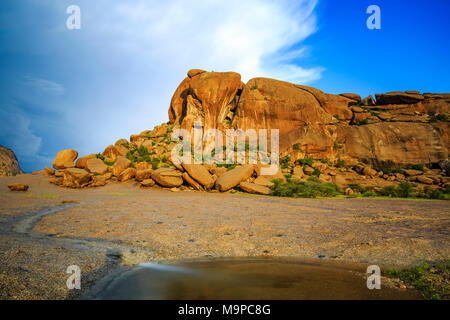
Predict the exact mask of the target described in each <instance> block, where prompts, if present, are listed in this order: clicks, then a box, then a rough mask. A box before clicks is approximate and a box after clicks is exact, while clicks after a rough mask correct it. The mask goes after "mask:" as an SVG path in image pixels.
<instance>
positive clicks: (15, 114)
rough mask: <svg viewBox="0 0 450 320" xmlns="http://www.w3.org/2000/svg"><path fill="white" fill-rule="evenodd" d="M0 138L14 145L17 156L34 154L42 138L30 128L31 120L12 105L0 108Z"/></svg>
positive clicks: (36, 152) (37, 150)
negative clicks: (0, 123)
mask: <svg viewBox="0 0 450 320" xmlns="http://www.w3.org/2000/svg"><path fill="white" fill-rule="evenodd" d="M0 118H1V119H3V120H2V125H1V126H0V139H1V140H2V141H7V142H8V144H10V145H12V146H14V152H16V153H17V155H18V156H25V157H30V156H35V155H37V154H38V152H39V149H40V147H41V142H42V138H40V137H38V136H36V135H35V134H34V133H33V131H32V130H31V129H30V124H31V120H30V119H29V118H28V117H27V115H26V114H24V113H23V112H22V111H21V110H20V109H17V108H15V107H13V106H9V108H4V107H1V108H0Z"/></svg>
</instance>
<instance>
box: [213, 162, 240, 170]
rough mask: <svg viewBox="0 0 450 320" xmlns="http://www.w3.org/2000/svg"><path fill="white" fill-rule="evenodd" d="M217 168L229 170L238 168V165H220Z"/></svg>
mask: <svg viewBox="0 0 450 320" xmlns="http://www.w3.org/2000/svg"><path fill="white" fill-rule="evenodd" d="M217 167H219V168H227V169H228V170H231V169H234V168H236V164H234V163H218V164H217Z"/></svg>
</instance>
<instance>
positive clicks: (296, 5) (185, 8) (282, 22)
mask: <svg viewBox="0 0 450 320" xmlns="http://www.w3.org/2000/svg"><path fill="white" fill-rule="evenodd" d="M107 3H108V4H106V2H96V5H97V6H98V7H95V8H94V6H96V5H94V4H93V3H92V1H90V2H89V4H86V7H85V10H84V9H83V6H82V14H84V16H86V17H87V19H88V20H89V21H92V22H91V23H92V24H93V23H94V22H95V29H94V28H93V25H92V26H91V28H92V30H90V29H89V32H93V33H96V34H95V35H93V36H94V37H95V38H96V39H100V38H101V39H102V40H103V41H104V40H105V39H108V38H109V41H111V42H113V43H114V44H115V46H116V47H119V48H121V49H122V50H125V51H128V52H131V54H132V56H133V58H134V59H136V58H137V57H141V59H142V60H143V61H147V62H148V63H152V64H155V65H159V66H160V67H163V68H166V69H168V70H172V71H175V70H179V69H183V72H184V71H187V69H189V68H193V67H198V68H205V69H207V70H215V71H226V70H233V71H237V72H239V73H241V75H242V77H243V79H244V80H248V79H250V78H252V77H257V76H265V77H274V78H278V79H281V80H289V81H294V82H301V83H306V82H311V81H313V80H317V79H319V78H320V77H321V73H322V71H323V68H321V67H315V68H310V69H306V68H302V67H301V66H298V65H296V64H294V63H292V62H291V61H292V59H294V58H298V56H296V54H298V53H299V52H301V50H302V49H301V48H300V49H299V48H298V43H300V42H301V41H303V40H304V39H305V38H307V37H308V36H310V35H311V34H312V33H314V32H315V31H316V17H315V15H314V8H315V6H316V3H317V0H296V1H287V0H283V1H272V0H270V1H269V0H246V1H242V0H228V1H223V0H220V1H218V0H197V1H189V2H186V1H183V0H171V1H159V0H158V1H148V0H145V1H144V0H135V1H128V2H126V3H125V2H121V3H114V4H111V2H110V1H108V2H107ZM94 19H95V21H94ZM84 28H90V26H89V24H84ZM117 45H118V46H117ZM294 45H297V49H290V48H291V47H292V46H294ZM299 50H300V51H299ZM280 55H282V56H285V57H286V58H287V59H279V56H280Z"/></svg>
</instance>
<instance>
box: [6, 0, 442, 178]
mask: <svg viewBox="0 0 450 320" xmlns="http://www.w3.org/2000/svg"><path fill="white" fill-rule="evenodd" d="M73 4H75V5H78V6H79V7H80V9H81V29H80V30H68V29H67V28H66V19H67V18H68V16H69V15H68V14H67V13H66V8H67V7H68V6H69V5H73ZM372 4H375V5H378V6H379V7H380V8H381V30H369V29H367V27H366V20H367V18H368V17H369V15H368V14H366V9H367V7H368V6H369V5H372ZM449 9H450V2H449V1H446V0H442V1H439V0H430V1H427V2H425V1H406V0H396V1H386V0H383V1H380V0H371V1H365V0H340V1H335V0H318V1H315V0H296V1H291V0H283V1H269V0H267V1H266V0H259V1H258V0H246V1H241V0H229V1H218V0H196V1H194V0H193V1H190V2H189V8H187V7H186V2H185V1H183V0H171V1H159V0H158V1H156V0H129V1H112V0H109V1H107V0H96V1H88V0H70V1H66V0H2V1H1V2H0V70H1V72H0V144H1V145H4V146H6V147H9V148H12V149H13V150H14V151H15V152H16V154H17V156H18V158H19V162H20V164H21V166H22V168H23V169H24V170H25V171H27V172H30V171H33V170H40V169H42V168H43V167H44V166H45V165H50V164H51V162H52V159H53V158H54V156H55V154H56V153H57V152H58V151H59V150H61V149H65V148H73V149H76V150H78V151H79V153H80V155H85V154H89V153H93V152H101V151H103V149H104V148H105V147H106V146H107V145H109V144H111V143H114V141H116V140H118V139H120V138H128V137H129V136H130V134H134V133H139V132H141V131H143V130H146V129H151V128H153V126H155V125H157V124H160V123H162V122H166V121H167V120H168V116H167V110H168V107H169V103H170V98H171V96H172V94H173V92H174V91H175V89H176V87H177V86H178V84H179V83H180V82H181V80H182V79H183V78H184V77H185V74H186V71H187V70H188V69H191V68H202V69H205V70H211V71H212V70H214V71H230V70H233V71H237V72H239V73H241V75H242V77H243V80H244V81H247V80H249V79H250V78H252V77H257V76H265V77H273V78H277V79H282V80H286V81H291V82H295V83H302V84H306V85H311V86H314V87H317V88H319V89H321V90H323V91H325V92H330V93H341V92H355V93H359V94H360V95H361V96H363V97H365V96H367V95H368V94H375V93H377V92H387V91H394V90H420V91H422V92H427V91H429V92H449V91H450V86H449V80H448V78H449V77H448V75H449V73H450V62H449V60H448V57H449V53H450V44H449V41H448V39H449V38H450V37H449V30H450V19H449V17H448V15H449V12H450V10H449Z"/></svg>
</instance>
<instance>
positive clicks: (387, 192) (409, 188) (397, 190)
mask: <svg viewBox="0 0 450 320" xmlns="http://www.w3.org/2000/svg"><path fill="white" fill-rule="evenodd" d="M379 194H380V195H382V196H385V197H398V198H413V197H415V196H416V191H415V190H414V187H413V185H412V184H411V183H409V182H407V181H403V182H400V183H399V185H398V186H397V187H396V186H386V187H384V188H383V189H381V191H379Z"/></svg>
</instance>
